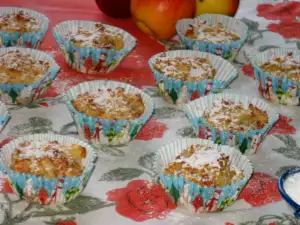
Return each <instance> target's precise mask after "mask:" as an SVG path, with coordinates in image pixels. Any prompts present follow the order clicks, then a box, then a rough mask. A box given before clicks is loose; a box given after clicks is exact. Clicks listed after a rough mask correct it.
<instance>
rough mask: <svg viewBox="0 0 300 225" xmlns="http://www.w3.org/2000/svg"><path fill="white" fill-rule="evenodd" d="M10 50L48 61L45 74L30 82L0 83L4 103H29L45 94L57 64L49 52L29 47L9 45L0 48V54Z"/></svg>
mask: <svg viewBox="0 0 300 225" xmlns="http://www.w3.org/2000/svg"><path fill="white" fill-rule="evenodd" d="M10 51H19V52H23V53H25V54H30V55H32V56H33V57H34V58H36V59H37V60H43V61H47V62H49V63H50V67H49V69H48V71H47V73H46V74H45V76H44V77H43V78H42V79H41V80H39V81H37V82H35V83H31V84H6V83H0V100H1V101H3V102H4V103H6V104H24V105H25V104H30V103H32V102H33V101H35V100H36V99H37V98H38V97H41V96H43V95H44V94H45V92H46V91H47V89H48V88H49V87H50V86H51V84H52V81H53V80H54V79H55V77H56V75H57V73H58V71H59V66H58V64H57V63H56V62H55V60H54V59H53V57H52V56H50V55H49V54H47V53H45V52H42V51H39V50H35V49H30V48H19V47H9V48H0V55H1V54H4V53H8V52H10Z"/></svg>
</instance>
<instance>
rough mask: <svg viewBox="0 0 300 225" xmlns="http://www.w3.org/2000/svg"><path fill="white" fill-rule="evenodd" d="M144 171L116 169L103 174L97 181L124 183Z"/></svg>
mask: <svg viewBox="0 0 300 225" xmlns="http://www.w3.org/2000/svg"><path fill="white" fill-rule="evenodd" d="M143 173H145V171H143V170H140V169H136V168H117V169H114V170H111V171H109V172H107V173H104V174H103V175H102V176H101V178H100V179H99V181H125V180H132V179H134V178H137V177H139V176H141V175H142V174H143Z"/></svg>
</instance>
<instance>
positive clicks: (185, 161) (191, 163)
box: [163, 144, 244, 187]
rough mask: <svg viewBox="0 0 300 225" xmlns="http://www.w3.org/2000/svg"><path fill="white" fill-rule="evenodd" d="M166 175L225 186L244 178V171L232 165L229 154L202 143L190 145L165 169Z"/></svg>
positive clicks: (210, 185) (201, 183)
mask: <svg viewBox="0 0 300 225" xmlns="http://www.w3.org/2000/svg"><path fill="white" fill-rule="evenodd" d="M163 173H164V175H166V176H167V175H176V176H183V177H184V179H186V180H189V181H192V182H194V183H197V184H199V185H200V186H207V187H223V186H226V185H230V184H233V183H235V182H237V181H239V180H241V179H243V178H244V173H243V171H241V170H239V169H237V168H236V167H235V166H234V165H231V163H230V159H229V156H227V155H226V154H225V153H222V152H221V151H219V150H217V149H215V148H213V147H210V146H203V145H200V144H197V145H190V146H189V147H188V148H186V149H185V150H184V151H182V152H181V153H180V154H179V155H177V156H176V158H175V159H174V161H173V162H171V163H169V164H168V166H167V167H166V168H164V171H163Z"/></svg>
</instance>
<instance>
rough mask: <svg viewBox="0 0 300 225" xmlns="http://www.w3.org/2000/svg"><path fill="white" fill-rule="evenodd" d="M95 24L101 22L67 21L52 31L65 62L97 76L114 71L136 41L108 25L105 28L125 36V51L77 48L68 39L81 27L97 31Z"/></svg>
mask: <svg viewBox="0 0 300 225" xmlns="http://www.w3.org/2000/svg"><path fill="white" fill-rule="evenodd" d="M95 24H99V22H93V21H84V20H67V21H63V22H61V23H59V24H57V25H56V26H55V27H54V28H53V31H52V34H53V36H54V38H55V40H56V43H57V45H58V48H59V50H60V52H61V53H62V55H63V57H64V58H65V61H66V62H67V63H68V65H69V66H70V67H72V68H73V69H76V70H77V71H78V72H81V73H87V74H97V73H109V72H111V71H113V70H114V69H115V68H116V67H117V66H118V65H119V64H120V63H121V62H122V60H123V59H124V58H125V57H126V56H127V55H128V53H129V52H131V50H132V49H133V48H134V47H135V45H136V39H135V38H134V37H133V36H132V35H131V34H129V33H128V32H126V31H125V30H122V29H120V28H117V27H113V26H109V25H106V24H103V26H104V27H105V28H108V29H110V30H112V31H117V32H119V33H120V34H121V35H122V36H123V40H124V47H123V49H121V50H113V49H105V48H84V47H75V46H74V45H73V44H72V42H71V41H70V40H68V39H67V38H66V35H68V34H69V33H70V32H76V31H77V30H78V28H79V27H83V28H85V29H87V30H89V31H93V30H94V29H95ZM99 63H101V67H99V68H101V69H98V66H97V65H98V64H99Z"/></svg>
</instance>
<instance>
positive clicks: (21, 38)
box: [0, 7, 49, 48]
mask: <svg viewBox="0 0 300 225" xmlns="http://www.w3.org/2000/svg"><path fill="white" fill-rule="evenodd" d="M20 11H23V12H25V13H28V14H29V15H30V16H31V17H33V18H35V19H36V20H37V22H38V24H39V26H40V27H41V30H40V31H39V32H6V31H1V30H0V47H11V46H17V47H24V48H38V47H39V46H40V44H41V42H42V41H43V39H44V37H45V34H46V32H47V30H48V27H49V19H48V18H47V17H46V16H45V15H43V14H41V13H39V12H36V11H34V10H31V9H26V8H17V7H0V17H1V16H5V15H7V14H11V13H18V12H20Z"/></svg>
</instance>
